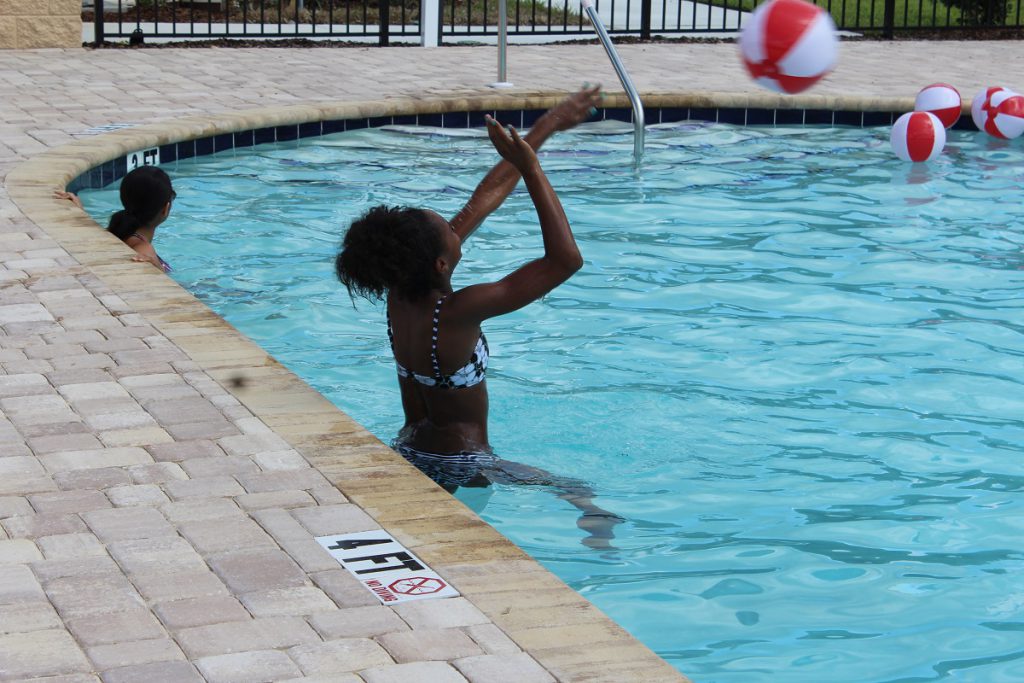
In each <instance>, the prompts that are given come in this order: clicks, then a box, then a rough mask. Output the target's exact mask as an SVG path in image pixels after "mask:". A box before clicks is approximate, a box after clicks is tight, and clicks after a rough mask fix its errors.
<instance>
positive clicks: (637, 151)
mask: <svg viewBox="0 0 1024 683" xmlns="http://www.w3.org/2000/svg"><path fill="white" fill-rule="evenodd" d="M580 4H581V5H582V6H583V11H584V12H586V13H587V17H589V18H590V23H591V24H593V25H594V31H595V32H596V33H597V37H598V38H599V39H600V40H601V44H602V45H604V51H605V52H607V53H608V59H610V60H612V66H613V67H615V73H616V74H618V76H619V83H621V84H622V87H623V88H625V90H626V94H627V95H629V102H630V104H632V105H633V163H634V164H635V165H636V166H639V165H640V160H641V159H643V156H644V105H643V102H641V101H640V95H639V94H637V91H636V88H635V87H634V86H633V79H631V78H630V77H629V74H628V73H626V67H625V66H623V64H622V60H621V59H619V53H618V52H616V51H615V46H614V45H612V39H611V38H609V37H608V31H606V30H605V28H604V23H602V21H601V17H599V16H598V15H597V9H596V8H595V7H594V2H593V0H582V1H581V3H580Z"/></svg>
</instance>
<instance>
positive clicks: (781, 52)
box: [739, 0, 839, 94]
mask: <svg viewBox="0 0 1024 683" xmlns="http://www.w3.org/2000/svg"><path fill="white" fill-rule="evenodd" d="M739 44H740V55H741V56H742V59H743V64H744V66H746V67H747V71H749V72H750V75H751V77H752V78H753V79H754V81H756V82H757V83H758V84H760V85H763V86H764V87H766V88H769V89H771V90H774V91H776V92H782V93H789V94H793V93H798V92H800V91H802V90H806V89H807V88H809V87H811V86H812V85H814V84H815V83H817V82H818V81H819V80H821V78H822V77H823V76H825V75H826V74H827V73H828V72H829V71H831V70H832V69H833V68H834V67H835V65H836V55H837V53H838V51H839V40H838V39H837V38H836V25H835V22H833V21H832V15H830V14H829V13H828V12H826V11H825V10H823V9H822V8H820V7H818V6H817V5H812V4H811V3H809V2H805V1H804V0H769V1H768V2H766V3H765V4H763V5H761V6H760V7H758V8H757V9H755V10H754V13H753V14H752V15H750V23H749V24H747V25H746V26H745V27H744V28H743V32H742V33H741V34H740V42H739Z"/></svg>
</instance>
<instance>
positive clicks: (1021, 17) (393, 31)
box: [84, 0, 1024, 45]
mask: <svg viewBox="0 0 1024 683" xmlns="http://www.w3.org/2000/svg"><path fill="white" fill-rule="evenodd" d="M422 1H423V0H212V1H211V0H191V2H185V1H183V0H94V2H95V3H96V5H97V6H98V8H102V11H95V12H93V13H92V16H89V12H88V10H86V12H85V14H84V17H85V18H86V19H87V20H91V22H92V24H93V30H94V36H93V42H102V41H103V40H106V39H124V38H128V39H129V40H133V41H135V42H139V41H141V40H144V39H145V38H150V37H152V38H161V39H195V38H239V39H252V38H276V39H283V38H312V39H318V38H325V39H327V38H349V39H351V38H360V39H371V41H372V42H376V43H378V44H380V45H387V44H388V43H389V42H390V40H391V39H392V38H398V39H400V40H402V41H403V42H419V40H420V36H421V35H422V34H423V31H424V26H423V25H422V21H421V11H420V9H421V8H420V3H421V2H422ZM765 1H766V0H704V1H702V2H692V1H691V0H596V3H595V5H596V7H597V10H598V13H599V14H600V15H601V17H602V19H603V20H604V22H605V27H606V28H607V30H608V32H609V33H612V34H617V35H635V36H638V37H640V38H642V39H650V38H652V37H654V36H678V35H685V34H707V33H731V32H736V31H739V30H740V29H742V28H743V26H744V23H745V22H746V21H748V20H749V13H750V12H751V11H752V10H753V9H754V8H755V7H756V6H757V5H759V4H763V2H765ZM439 2H440V3H441V5H440V20H439V22H440V27H439V29H440V35H441V38H442V39H444V38H449V39H450V41H449V42H451V41H460V40H467V39H472V37H473V36H493V35H496V34H497V31H498V11H499V2H498V0H439ZM129 3H131V4H129ZM817 4H818V5H820V6H821V7H823V8H825V9H826V10H827V11H829V12H830V13H831V14H832V17H833V18H834V19H835V22H836V25H837V26H838V28H839V29H840V30H843V31H849V32H853V33H866V34H872V35H881V36H884V37H893V35H894V34H895V33H897V32H899V33H904V32H906V33H914V32H921V31H924V30H928V31H936V30H941V31H945V32H949V33H950V34H951V35H955V33H956V32H957V31H963V30H965V29H985V30H989V31H991V30H996V29H1022V28H1024V9H1022V6H1024V0H817ZM506 16H507V24H508V33H509V35H512V36H527V35H530V36H546V37H549V38H550V39H557V37H558V36H581V35H591V34H592V33H593V30H592V28H591V27H590V24H589V22H588V21H587V20H586V16H585V15H584V14H583V12H582V11H581V10H580V6H579V0H507V14H506ZM381 17H387V18H388V20H387V21H383V22H382V21H381ZM436 28H437V27H435V29H436Z"/></svg>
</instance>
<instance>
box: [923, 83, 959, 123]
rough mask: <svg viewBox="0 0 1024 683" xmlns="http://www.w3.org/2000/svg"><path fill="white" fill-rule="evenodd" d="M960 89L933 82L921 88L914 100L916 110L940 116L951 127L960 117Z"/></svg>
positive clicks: (940, 119)
mask: <svg viewBox="0 0 1024 683" xmlns="http://www.w3.org/2000/svg"><path fill="white" fill-rule="evenodd" d="M962 104H963V103H962V101H961V99H960V91H959V90H957V89H956V88H954V87H953V86H951V85H947V84H945V83H932V84H931V85H926V86H925V87H923V88H921V92H919V93H917V98H916V99H915V100H914V111H927V112H931V113H932V114H935V115H936V116H938V117H939V121H942V125H943V126H945V127H946V128H950V127H951V126H952V125H953V124H954V123H956V122H957V120H958V119H959V118H960V111H961V106H962Z"/></svg>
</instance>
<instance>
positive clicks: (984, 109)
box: [971, 87, 1024, 140]
mask: <svg viewBox="0 0 1024 683" xmlns="http://www.w3.org/2000/svg"><path fill="white" fill-rule="evenodd" d="M971 118H973V119H974V125H976V126H977V127H978V130H983V131H985V132H986V133H988V134H989V135H991V136H993V137H997V138H1002V139H1004V140H1010V139H1013V138H1015V137H1019V136H1020V135H1021V134H1024V97H1022V96H1021V95H1018V94H1017V93H1015V92H1013V91H1012V90H1010V89H1009V88H1001V87H992V88H986V89H985V90H982V91H981V92H979V93H978V94H977V95H975V96H974V99H973V100H971Z"/></svg>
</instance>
